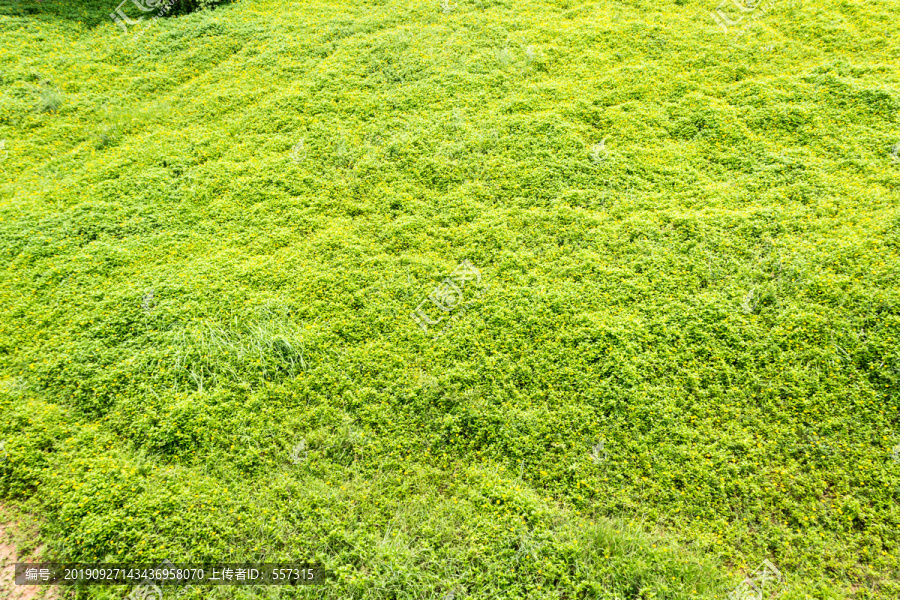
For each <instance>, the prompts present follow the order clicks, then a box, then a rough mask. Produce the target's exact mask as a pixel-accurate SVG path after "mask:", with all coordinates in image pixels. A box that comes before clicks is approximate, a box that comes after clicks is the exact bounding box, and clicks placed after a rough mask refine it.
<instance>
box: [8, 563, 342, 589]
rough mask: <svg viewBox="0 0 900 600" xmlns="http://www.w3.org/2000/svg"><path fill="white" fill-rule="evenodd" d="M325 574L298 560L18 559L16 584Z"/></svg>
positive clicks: (193, 581)
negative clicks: (134, 561)
mask: <svg viewBox="0 0 900 600" xmlns="http://www.w3.org/2000/svg"><path fill="white" fill-rule="evenodd" d="M324 578H325V577H324V571H322V569H321V568H320V567H319V566H317V565H309V564H295V563H263V564H250V563H238V564H202V565H197V564H191V565H184V566H176V565H174V564H173V563H171V562H169V561H165V562H164V563H163V564H161V565H159V564H158V565H152V566H151V565H137V564H108V563H16V585H135V584H145V585H152V586H160V585H314V584H316V583H320V582H322V581H323V580H324Z"/></svg>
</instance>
